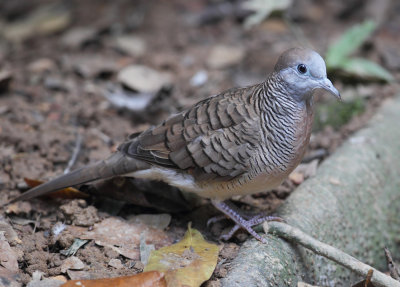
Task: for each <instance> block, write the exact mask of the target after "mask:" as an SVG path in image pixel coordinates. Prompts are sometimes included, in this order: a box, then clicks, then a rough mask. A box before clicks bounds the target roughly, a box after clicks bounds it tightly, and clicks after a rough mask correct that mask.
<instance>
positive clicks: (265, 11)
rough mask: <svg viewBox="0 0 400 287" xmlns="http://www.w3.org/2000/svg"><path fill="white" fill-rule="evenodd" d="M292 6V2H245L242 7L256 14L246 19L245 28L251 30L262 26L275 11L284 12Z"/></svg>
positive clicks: (273, 0)
mask: <svg viewBox="0 0 400 287" xmlns="http://www.w3.org/2000/svg"><path fill="white" fill-rule="evenodd" d="M290 4H292V0H280V1H277V0H250V1H246V2H244V3H243V4H242V5H243V6H242V7H243V8H244V9H248V10H251V11H254V14H252V15H250V16H249V17H247V18H246V21H245V22H244V27H245V28H251V27H253V26H255V25H258V24H260V23H261V22H262V21H263V20H264V19H267V18H268V16H269V15H270V14H271V13H272V12H274V11H283V10H286V9H287V8H288V7H289V6H290Z"/></svg>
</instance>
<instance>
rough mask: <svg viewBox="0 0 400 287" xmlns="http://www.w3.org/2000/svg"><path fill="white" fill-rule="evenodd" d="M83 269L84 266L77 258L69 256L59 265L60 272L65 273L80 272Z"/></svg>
mask: <svg viewBox="0 0 400 287" xmlns="http://www.w3.org/2000/svg"><path fill="white" fill-rule="evenodd" d="M83 268H85V264H83V262H82V261H81V260H80V259H79V258H78V257H75V256H71V257H68V258H67V259H65V260H64V262H63V264H62V265H61V272H62V273H66V272H67V270H69V269H72V270H82V269H83Z"/></svg>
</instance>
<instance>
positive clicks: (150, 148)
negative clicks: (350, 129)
mask: <svg viewBox="0 0 400 287" xmlns="http://www.w3.org/2000/svg"><path fill="white" fill-rule="evenodd" d="M316 89H325V90H327V91H329V92H330V93H332V94H334V95H335V96H337V97H340V95H339V93H338V92H337V90H336V89H335V88H334V87H333V86H332V84H331V82H330V81H329V80H328V79H327V78H326V68H325V63H324V61H323V60H322V58H321V57H320V56H319V55H318V54H317V53H316V52H314V51H312V50H308V49H299V48H295V49H291V50H288V51H286V52H285V53H283V55H282V56H281V57H280V59H279V60H278V62H277V64H276V66H275V70H274V72H273V73H272V74H271V75H270V76H269V77H268V78H267V80H266V81H265V82H263V83H261V84H258V85H254V86H251V87H246V88H239V89H231V90H228V91H225V92H223V93H221V94H219V95H216V96H213V97H210V98H208V99H205V100H203V101H201V102H199V103H197V104H196V105H194V106H193V107H192V108H190V109H188V110H187V111H184V112H182V113H179V114H176V115H173V116H171V117H169V118H168V119H166V120H165V121H164V122H163V123H161V124H160V125H158V126H155V127H152V128H150V129H148V130H146V131H144V132H142V133H140V134H134V135H132V136H131V137H129V139H128V140H127V141H126V142H124V143H122V144H121V145H120V146H119V148H118V152H116V153H115V154H113V155H112V156H111V157H110V158H108V159H106V160H104V161H101V162H99V163H95V164H93V165H91V166H88V167H83V168H81V169H79V170H77V171H73V172H71V173H70V174H67V175H63V176H60V177H58V178H56V179H54V180H53V181H50V182H48V183H45V184H43V185H40V186H38V187H35V188H33V189H31V190H30V191H28V192H26V193H24V194H22V195H21V196H20V197H18V198H16V199H14V200H13V201H16V200H21V199H29V198H32V197H36V196H39V195H42V194H44V193H47V192H50V191H54V190H57V189H61V188H64V187H67V186H72V185H77V184H82V183H85V182H90V181H93V180H97V179H101V178H108V177H112V176H116V175H124V176H133V177H141V178H149V179H156V180H157V179H158V180H163V181H166V182H168V183H169V184H171V185H174V186H177V187H179V188H181V189H182V190H184V191H189V192H195V193H197V194H198V195H200V196H203V197H206V198H210V199H212V203H213V204H214V206H216V207H217V208H218V209H219V210H221V211H222V212H224V213H225V214H226V215H228V216H229V217H231V218H232V219H233V220H234V221H235V222H236V224H238V226H240V227H243V228H245V229H246V230H248V231H249V232H250V233H251V234H252V235H253V236H255V237H256V238H258V239H260V240H262V238H261V237H260V236H259V235H258V234H256V233H255V232H254V231H253V229H252V228H251V226H252V225H254V224H256V223H259V221H260V220H261V219H268V218H260V217H258V218H257V220H254V219H250V220H245V219H243V218H242V217H241V216H240V214H239V213H238V212H237V211H236V210H234V209H233V208H232V207H230V206H229V205H227V204H226V203H224V202H223V200H225V199H228V198H230V197H232V196H233V195H244V194H250V193H255V192H260V191H265V190H270V189H272V188H274V187H276V186H278V185H279V184H280V183H281V182H282V181H283V180H284V179H285V177H286V176H287V175H288V174H289V173H290V172H291V171H292V170H293V169H294V168H295V167H296V166H297V165H298V163H299V162H300V161H301V159H302V157H303V155H304V152H305V149H306V147H307V144H308V142H309V139H310V133H311V125H312V120H313V105H312V96H313V93H314V91H315V90H316ZM237 228H238V227H235V229H234V231H236V230H237ZM232 233H233V232H232ZM230 235H231V234H230Z"/></svg>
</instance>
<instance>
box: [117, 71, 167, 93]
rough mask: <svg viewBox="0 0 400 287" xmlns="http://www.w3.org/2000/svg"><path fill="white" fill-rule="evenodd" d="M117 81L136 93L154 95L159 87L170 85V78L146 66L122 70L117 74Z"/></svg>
mask: <svg viewBox="0 0 400 287" xmlns="http://www.w3.org/2000/svg"><path fill="white" fill-rule="evenodd" d="M118 81H119V82H120V83H122V84H123V85H125V86H126V87H128V88H130V89H132V90H135V91H138V92H143V93H155V92H157V91H159V90H160V89H161V87H163V86H166V85H170V84H172V77H171V75H170V74H168V73H162V72H158V71H156V70H154V69H151V68H149V67H146V66H141V65H134V66H128V67H126V68H124V69H122V70H121V71H120V72H119V74H118Z"/></svg>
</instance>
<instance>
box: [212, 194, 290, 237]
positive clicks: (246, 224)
mask: <svg viewBox="0 0 400 287" xmlns="http://www.w3.org/2000/svg"><path fill="white" fill-rule="evenodd" d="M211 203H212V204H213V205H214V207H215V208H216V209H218V210H219V211H221V212H222V213H224V214H225V215H226V216H228V217H229V218H230V219H232V220H233V221H234V222H235V226H234V227H233V228H232V229H231V231H230V232H229V233H228V234H226V235H222V236H221V238H222V239H224V240H228V239H229V238H231V237H232V235H233V234H234V233H235V232H236V231H237V230H238V229H239V228H243V229H245V230H247V232H248V233H250V234H251V235H252V236H253V237H255V238H256V239H258V240H259V241H261V242H263V243H266V241H265V239H264V238H262V237H261V236H260V235H258V234H257V233H256V232H255V231H254V229H253V228H252V227H253V226H256V225H258V224H260V223H262V222H264V221H283V219H282V218H280V217H275V216H265V215H262V214H259V215H256V216H254V217H252V218H250V219H245V218H244V216H242V215H241V214H240V210H239V209H238V208H237V207H236V206H234V205H233V204H232V203H230V202H227V201H218V200H211ZM219 218H220V217H218V219H219ZM216 221H218V220H213V219H211V222H210V223H214V222H216Z"/></svg>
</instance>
